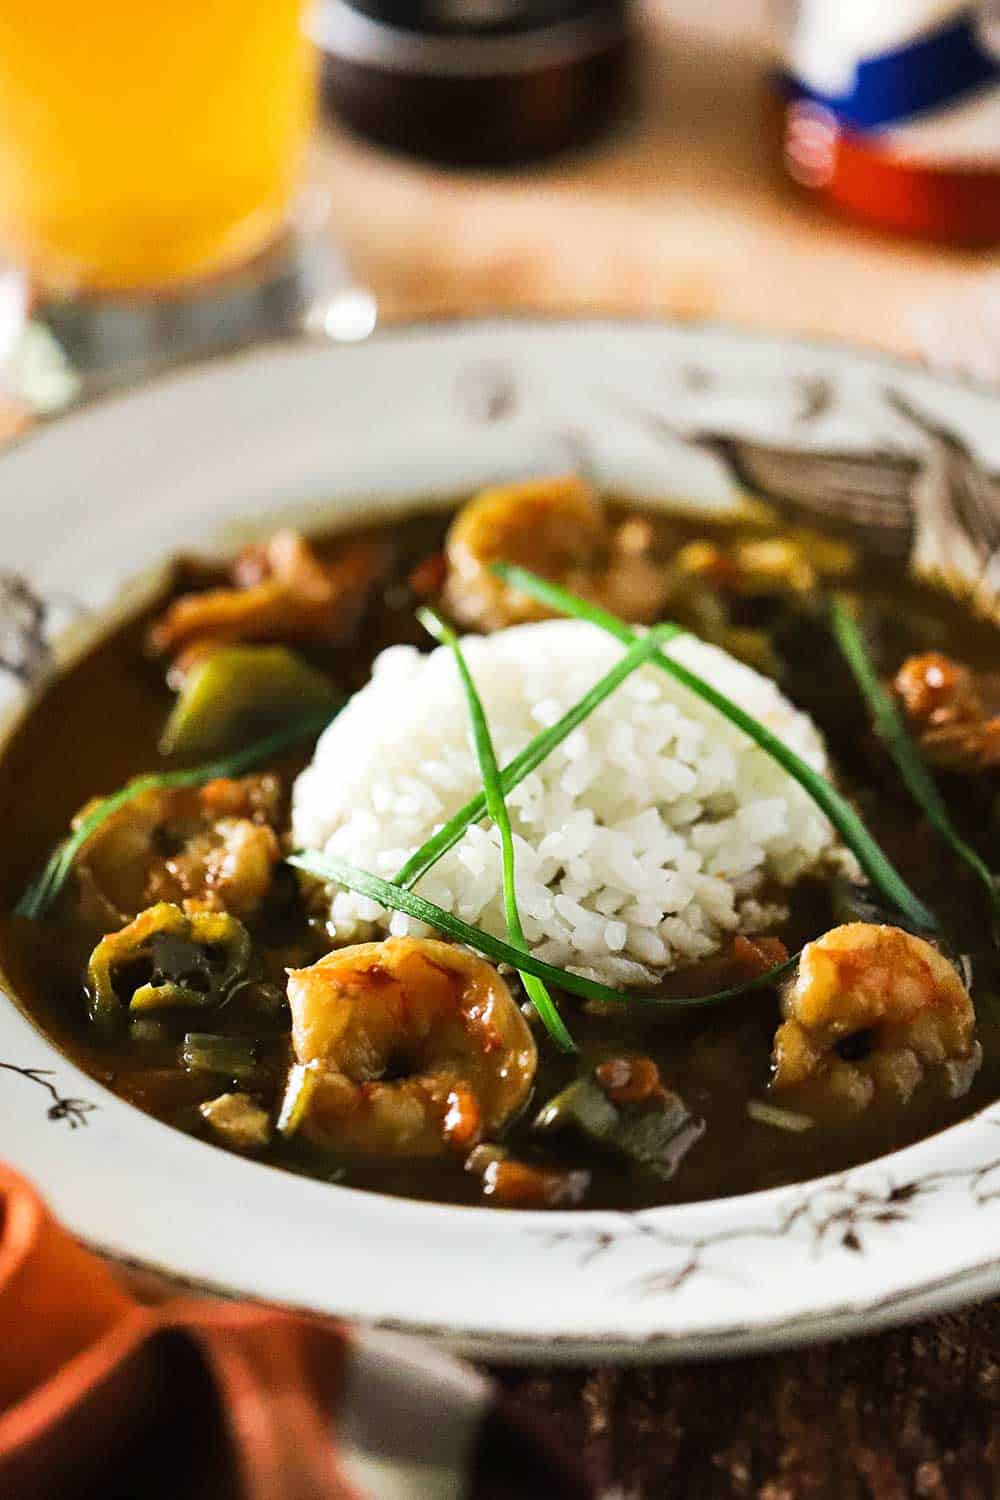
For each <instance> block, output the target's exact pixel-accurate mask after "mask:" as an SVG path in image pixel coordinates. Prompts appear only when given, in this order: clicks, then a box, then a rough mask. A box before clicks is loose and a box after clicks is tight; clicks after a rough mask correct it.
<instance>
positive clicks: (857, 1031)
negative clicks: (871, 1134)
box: [772, 922, 982, 1110]
mask: <svg viewBox="0 0 1000 1500" xmlns="http://www.w3.org/2000/svg"><path fill="white" fill-rule="evenodd" d="M783 1009H784V1015H785V1020H784V1022H783V1024H782V1025H781V1026H779V1027H778V1030H777V1033H776V1035H775V1038H774V1058H773V1060H774V1068H775V1072H774V1078H773V1081H772V1087H774V1088H775V1089H781V1090H785V1089H794V1088H799V1087H802V1088H804V1089H808V1090H810V1091H814V1090H819V1092H820V1095H821V1096H825V1097H826V1098H827V1099H828V1101H829V1102H830V1103H831V1104H833V1105H834V1106H837V1105H839V1106H843V1107H846V1108H848V1109H853V1110H862V1109H865V1108H867V1107H868V1105H869V1104H871V1103H872V1101H873V1100H874V1099H875V1098H876V1097H877V1096H880V1097H883V1098H890V1099H891V1098H896V1099H898V1100H900V1101H901V1102H904V1103H905V1102H906V1101H907V1100H908V1099H909V1098H910V1096H911V1095H912V1094H913V1092H914V1090H915V1089H916V1087H917V1085H918V1084H919V1083H920V1082H921V1080H922V1079H923V1078H924V1076H925V1074H926V1072H927V1071H928V1070H929V1069H932V1068H940V1069H941V1070H942V1073H943V1076H944V1079H945V1083H946V1085H947V1087H948V1089H949V1091H950V1092H951V1093H952V1094H954V1095H958V1094H961V1093H964V1092H965V1091H966V1090H967V1089H968V1087H969V1085H970V1084H971V1082H972V1078H973V1076H974V1074H975V1072H976V1069H977V1068H978V1066H979V1062H980V1060H981V1055H982V1054H981V1049H980V1047H979V1044H978V1042H976V1041H975V1040H974V1036H973V1033H974V1030H975V1024H976V1016H975V1011H974V1010H973V1006H972V1001H971V999H970V997H969V993H968V991H967V990H966V988H965V985H964V984H963V983H962V981H961V979H960V978H959V976H958V974H957V973H956V971H955V969H954V968H953V967H952V966H951V964H950V963H949V962H948V960H947V959H946V958H944V957H942V955H941V954H940V953H939V952H938V951H937V949H936V948H933V947H931V945H930V943H927V942H925V941H924V939H923V938H919V937H914V936H913V935H912V934H911V933H908V932H903V931H902V929H900V928H898V927H880V926H875V925H874V924H868V923H865V922H849V923H847V924H846V925H845V926H843V927H834V928H833V929H832V930H831V931H830V932H827V933H825V934H824V935H823V937H821V938H817V939H816V941H815V942H812V943H808V944H807V945H806V947H805V948H803V950H802V957H801V959H800V960H799V967H798V973H797V975H796V977H795V979H794V980H793V981H792V982H791V984H789V985H788V987H787V988H786V990H785V994H784V1001H783Z"/></svg>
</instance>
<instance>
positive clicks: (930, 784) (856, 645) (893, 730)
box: [830, 598, 1000, 935]
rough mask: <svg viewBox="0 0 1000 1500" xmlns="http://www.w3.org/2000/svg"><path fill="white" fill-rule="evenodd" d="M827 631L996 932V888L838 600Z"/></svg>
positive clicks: (999, 919)
mask: <svg viewBox="0 0 1000 1500" xmlns="http://www.w3.org/2000/svg"><path fill="white" fill-rule="evenodd" d="M830 621H831V624H832V626H833V634H834V637H835V639H836V641H837V645H838V646H839V647H840V649H841V651H842V652H843V655H844V660H845V661H846V662H847V665H848V666H849V667H850V669H851V673H852V674H853V677H854V680H855V682H856V683H857V685H858V688H859V689H860V691H861V695H862V697H863V698H864V700H865V702H866V704H867V705H868V709H869V711H870V713H871V716H872V719H873V720H874V723H875V728H876V729H877V731H878V734H879V737H880V738H881V740H882V742H883V744H884V745H885V747H886V749H887V750H888V752H889V754H890V755H891V756H892V758H893V760H894V761H895V763H896V769H897V770H898V771H899V774H900V776H901V777H902V778H903V784H904V786H905V787H906V789H907V791H908V792H909V793H910V796H911V797H912V798H913V800H914V802H916V804H917V806H918V807H919V808H920V809H921V811H922V812H923V815H924V817H925V818H926V819H927V821H928V823H929V824H930V825H931V827H932V828H933V829H934V831H935V833H937V834H938V835H939V837H940V838H942V839H944V841H945V843H946V844H948V845H949V847H950V848H951V850H952V851H953V853H955V854H957V855H958V857H959V859H960V860H962V861H963V862H964V863H965V864H966V865H968V867H969V869H970V870H972V871H973V872H974V873H975V875H976V876H977V877H978V878H979V880H981V881H982V883H983V885H984V887H985V888H986V891H987V894H988V896H989V899H990V908H991V911H992V915H993V931H994V934H997V935H1000V889H998V887H997V879H996V876H995V875H994V874H993V872H992V871H991V870H990V868H989V866H988V865H987V864H986V861H985V860H984V859H982V858H981V857H980V855H979V854H977V853H976V851H975V849H973V848H972V846H971V845H970V844H968V843H966V841H965V839H963V838H962V835H961V834H960V833H959V831H958V829H957V828H956V827H955V825H954V823H953V822H952V821H951V815H950V814H949V812H948V808H947V807H946V805H945V801H944V798H943V797H942V795H941V792H940V790H939V788H938V784H937V782H936V781H935V780H934V777H933V776H932V775H931V773H930V771H929V770H928V769H927V765H926V764H925V762H924V759H923V757H922V756H921V754H920V751H919V750H918V748H917V746H916V745H915V743H914V741H913V739H912V737H911V735H910V732H909V730H908V729H907V727H906V723H905V721H904V719H903V716H902V714H901V713H900V711H899V709H898V708H897V706H896V704H895V702H894V701H893V698H892V696H891V694H890V693H888V692H887V691H886V689H885V687H884V685H883V683H882V681H881V679H880V678H879V675H878V673H877V672H876V670H875V667H874V664H873V662H872V659H871V656H870V655H869V652H868V647H867V645H866V644H865V638H864V635H863V633H862V630H861V626H860V625H859V624H858V622H857V620H856V619H855V618H854V616H853V614H852V613H851V611H850V609H849V608H848V607H847V605H846V604H845V602H844V601H843V600H842V599H839V598H834V599H833V600H832V601H831V604H830Z"/></svg>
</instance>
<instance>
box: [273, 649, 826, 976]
mask: <svg viewBox="0 0 1000 1500" xmlns="http://www.w3.org/2000/svg"><path fill="white" fill-rule="evenodd" d="M464 648H465V651H466V654H467V659H468V662H469V667H470V670H471V672H472V675H473V677H474V679H475V681H476V685H477V687H478V689H479V692H480V695H481V696H482V699H483V702H484V705H485V709H486V714H487V718H488V720H489V724H490V729H491V732H492V735H493V740H494V744H495V746H496V751H497V757H498V760H499V762H500V764H501V765H505V764H506V763H507V762H508V761H509V760H510V759H511V758H512V757H513V756H514V755H516V754H517V752H518V751H519V750H520V749H522V748H523V746H524V745H525V744H526V743H527V742H528V741H529V740H530V739H532V738H533V737H534V736H535V735H536V734H537V733H538V731H539V730H540V729H542V728H544V727H547V726H548V725H550V724H554V723H555V721H556V720H557V719H558V718H559V717H560V716H561V715H562V714H563V713H564V712H565V711H566V709H568V708H569V707H571V706H572V705H573V704H574V703H576V702H577V701H578V700H579V699H580V698H581V697H582V696H583V694H584V693H585V692H586V691H587V690H588V688H590V687H591V686H592V685H593V684H594V683H595V682H596V681H597V680H598V678H600V677H602V676H603V675H604V674H605V673H606V672H607V671H608V670H609V668H610V667H611V666H612V665H613V664H614V663H615V662H616V661H617V660H618V659H619V658H620V656H621V654H622V651H623V648H622V646H621V645H620V644H619V643H618V642H616V641H615V640H613V639H612V638H611V637H610V636H608V635H606V634H605V633H604V632H603V631H601V630H598V629H597V628H596V627H594V626H592V625H588V624H586V623H583V622H580V621H575V620H553V621H548V622H546V623H543V624H537V625H522V626H518V627H516V628H513V629H509V630H503V631H499V632H498V633H496V634H495V635H491V636H487V637H470V638H468V639H466V640H465V642H464ZM668 649H669V651H670V654H671V655H672V656H674V657H676V658H677V660H678V661H681V662H683V663H684V664H685V665H686V666H688V667H690V668H691V669H692V670H693V671H695V672H697V673H698V674H699V676H702V677H704V678H706V679H707V680H708V681H709V682H711V683H712V684H713V685H714V686H715V687H717V688H718V689H720V690H721V691H722V692H724V693H725V694H726V695H727V696H728V697H730V698H732V699H734V700H735V701H736V702H737V703H739V704H740V705H742V707H743V708H745V709H746V710H748V711H749V712H750V713H751V714H753V715H754V716H755V717H756V718H757V719H759V720H761V721H762V722H763V723H765V724H766V725H767V726H768V727H769V728H770V729H771V730H773V731H774V732H775V733H776V734H778V735H780V736H781V738H782V739H783V740H785V741H786V743H787V744H789V745H791V746H792V747H793V748H794V749H795V750H797V751H798V753H799V754H800V755H801V756H802V757H803V758H804V759H805V760H806V761H808V762H809V764H810V765H811V766H813V767H815V769H816V770H818V771H824V770H825V769H826V765H827V761H826V754H825V750H824V747H823V743H822V740H821V738H820V735H819V733H818V732H817V730H816V728H815V726H814V724H813V723H812V721H811V720H810V719H809V718H808V717H807V716H806V715H805V714H803V713H800V712H799V711H798V710H796V709H795V708H794V707H793V706H792V704H791V703H789V701H788V700H787V699H786V698H785V697H784V696H783V695H782V694H781V693H780V692H779V691H778V689H777V687H776V686H775V684H774V683H773V682H771V681H770V680H769V679H768V678H766V677H763V676H761V675H760V673H758V672H755V671H753V670H752V668H750V667H747V666H744V665H743V664H742V663H741V662H738V661H735V660H734V659H733V658H732V657H731V656H729V655H728V654H727V653H726V652H725V651H721V650H719V649H718V648H717V647H715V646H709V645H706V644H705V643H704V642H702V641H698V640H695V639H693V638H692V637H690V636H683V637H679V638H678V639H677V640H676V641H674V642H672V643H671V644H670V646H669V648H668ZM481 789H482V782H481V779H480V775H479V769H478V764H477V761H476V755H475V750H474V748H473V744H472V740H471V735H470V728H469V713H468V706H467V702H466V699H465V696H464V693H463V691H462V688H461V684H460V682H459V678H458V674H457V671H456V666H455V661H454V658H453V657H452V655H451V653H450V652H449V651H448V650H447V648H445V647H440V648H438V649H437V650H435V651H433V652H432V653H430V654H429V655H424V654H422V653H420V652H418V651H417V650H416V649H414V648H413V647H410V646H394V647H392V648H391V649H390V650H388V651H384V652H383V653H382V655H381V656H379V657H378V659H377V661H376V662H375V666H374V670H373V674H372V678H371V681H370V683H369V684H368V685H367V686H366V687H365V688H364V689H363V690H362V691H361V692H360V693H358V694H357V695H356V697H355V698H353V699H352V700H351V702H350V703H349V704H348V706H347V707H346V708H345V709H344V711H343V712H342V713H341V714H340V716H339V718H337V719H336V720H335V721H334V723H333V724H331V726H330V727H329V729H327V731H326V732H325V734H324V735H323V737H322V739H321V740H320V742H319V744H318V745H317V747H316V754H315V757H314V759H313V762H312V765H311V766H309V767H308V769H307V770H305V771H303V773H302V775H301V776H300V777H299V779H298V781H297V782H296V785H295V792H294V799H293V830H294V837H295V840H296V842H297V843H298V844H299V845H300V846H306V847H309V848H313V849H326V850H327V851H329V852H330V853H335V854H338V855H340V856H341V857H342V858H344V859H347V860H349V861H350V862H351V863H353V864H355V865H359V866H361V867H362V868H364V869H366V870H371V871H373V872H375V873H376V874H379V875H383V876H387V877H392V876H393V875H395V873H396V871H397V870H398V869H399V868H400V866H401V865H402V864H403V863H404V862H405V860H406V859H407V857H408V855H410V854H411V853H412V852H413V851H414V850H415V849H417V848H418V847H419V846H420V845H421V844H422V843H423V842H424V841H425V840H426V839H427V838H428V837H429V836H430V835H431V834H432V833H433V832H434V831H435V830H436V829H437V828H438V827H440V825H441V824H442V823H444V822H445V821H447V819H448V818H449V817H450V816H451V815H452V814H453V813H455V812H456V811H457V810H458V809H459V808H460V807H461V806H462V805H463V804H464V803H465V802H467V801H468V800H469V798H470V797H472V796H474V795H475V793H476V792H478V791H481ZM507 800H508V806H509V809H510V815H511V822H512V824H513V828H514V835H515V849H516V861H517V896H518V904H519V908H520V912H521V917H522V921H523V924H524V929H525V935H526V937H527V939H528V941H529V943H530V944H531V946H532V948H533V950H534V951H535V953H536V954H537V955H538V956H539V957H540V958H543V959H547V960H548V961H549V962H550V963H555V964H558V965H560V966H561V967H564V968H572V969H575V970H576V971H577V972H579V973H583V974H586V975H588V976H590V977H593V978H597V979H600V980H602V981H604V982H605V983H606V984H611V985H618V986H626V985H631V984H642V983H648V982H651V981H653V980H655V979H656V978H657V977H658V976H659V975H660V974H662V973H663V972H664V971H665V970H668V969H672V968H675V967H677V966H679V965H681V964H683V963H686V962H689V961H691V960H692V959H696V958H700V957H704V956H707V955H709V954H711V953H713V952H715V951H716V950H717V949H718V948H719V947H720V946H721V945H722V944H723V942H724V941H725V940H726V939H727V937H728V936H729V935H730V934H732V933H735V932H752V931H761V930H763V929H765V928H768V927H771V926H773V924H774V922H775V921H776V920H778V919H780V917H781V916H782V915H783V912H782V909H781V908H780V906H776V905H775V904H774V903H773V901H772V902H771V903H770V904H767V905H765V904H764V903H763V900H762V897H763V894H764V889H765V887H767V888H768V889H769V891H770V892H771V893H772V895H773V892H774V888H775V884H777V885H779V886H787V885H790V884H791V883H793V882H794V881H795V880H796V879H798V877H799V876H801V875H802V874H803V873H805V872H806V871H807V870H810V869H811V868H813V867H815V866H816V865H817V864H819V863H820V862H821V861H822V860H823V859H824V856H826V855H827V854H828V853H829V851H830V850H831V848H832V846H833V831H832V829H831V827H830V825H829V823H828V822H827V820H826V819H825V818H824V817H823V815H822V814H821V813H820V812H819V811H818V809H817V808H816V806H815V804H814V803H813V802H812V801H811V800H810V799H809V797H808V796H807V795H806V793H805V792H804V791H803V790H802V788H801V787H800V786H799V785H798V784H797V783H796V782H795V781H793V780H792V778H791V777H789V776H788V775H787V774H786V773H785V772H784V771H782V770H781V769H780V767H778V766H777V765H776V764H775V762H774V761H773V760H772V759H771V758H770V757H769V756H767V755H766V754H765V753H764V752H763V751H762V750H760V749H759V748H758V747H757V746H756V745H754V744H753V743H752V742H751V741H750V740H749V739H748V738H747V737H746V736H745V735H744V734H742V733H741V732H740V731H739V730H738V729H736V728H735V727H734V726H732V725H731V724H730V723H729V722H728V720H726V719H724V718H723V717H722V716H721V715H720V714H718V713H717V712H716V711H715V710H713V709H712V708H710V707H709V706H708V705H707V704H705V703H703V702H702V701H701V699H699V698H696V697H695V696H694V695H693V694H692V693H690V692H688V691H687V690H686V689H685V688H683V687H682V686H681V685H680V684H679V683H677V682H675V681H674V679H673V678H671V677H669V676H668V675H667V674H666V673H665V672H663V671H662V670H660V669H659V668H657V667H655V666H646V667H643V668H642V669H640V670H639V671H637V672H634V673H633V674H632V676H631V677H629V678H628V679H627V680H626V681H625V683H624V684H623V685H622V686H621V687H619V688H618V689H617V691H616V692H615V693H613V694H612V695H611V697H610V698H607V699H606V700H605V701H604V703H602V704H601V706H600V707H599V708H598V709H597V710H596V712H595V713H593V714H592V715H591V716H590V718H588V719H587V720H585V721H584V723H583V724H582V725H581V726H580V727H579V728H577V729H576V730H574V732H573V733H572V734H571V735H570V736H569V737H568V738H567V739H566V740H564V741H563V742H562V744H561V745H560V746H558V748H557V749H556V750H555V751H553V753H552V754H551V755H550V756H549V757H548V759H546V760H545V761H543V763H542V764H541V765H540V766H539V767H538V768H537V769H536V770H535V771H533V772H532V773H531V775H530V776H528V777H526V778H525V780H524V781H523V782H521V784H520V785H519V786H518V787H517V788H516V789H515V790H514V791H513V792H511V793H510V794H509V796H508V799H507ZM417 890H418V891H420V892H421V893H422V894H423V895H425V896H427V897H428V898H429V899H430V900H432V901H434V902H436V903H437V904H438V905H439V906H442V907H444V908H445V909H446V910H447V911H451V912H454V913H455V914H456V915H458V916H460V917H462V918H464V919H465V920H466V921H468V922H472V923H475V924H476V925H477V926H480V927H483V928H485V929H487V930H488V931H489V932H492V933H495V934H496V935H497V936H506V927H505V923H504V916H503V905H502V899H501V879H500V850H499V839H498V836H497V832H496V829H495V828H493V827H492V826H491V825H489V824H487V825H479V826H477V827H473V828H470V829H468V830H467V831H466V833H465V835H464V837H463V838H462V840H461V842H460V843H459V844H457V845H456V847H455V848H454V849H452V850H451V851H450V852H449V853H448V854H446V855H445V856H444V858H443V859H442V860H441V861H440V862H439V863H438V864H437V865H436V866H435V867H434V868H433V869H432V870H431V871H429V872H428V874H427V875H426V876H425V877H424V878H423V880H421V882H420V883H419V885H418V886H417ZM427 930H428V929H425V928H424V927H423V926H422V924H421V923H419V922H415V921H414V920H412V919H411V918H408V917H406V916H403V915H401V914H400V913H390V912H386V911H385V910H384V909H383V908H382V907H380V906H378V905H377V904H376V903H375V902H373V901H371V900H368V899H367V898H366V897H363V896H356V895H353V894H351V893H350V892H347V891H343V890H339V889H337V888H331V890H330V933H331V936H332V937H334V938H335V939H336V940H337V941H338V942H352V941H360V940H361V939H364V938H370V937H372V936H376V935H378V934H380V933H382V932H385V931H389V932H391V933H394V934H402V933H422V932H426V931H427Z"/></svg>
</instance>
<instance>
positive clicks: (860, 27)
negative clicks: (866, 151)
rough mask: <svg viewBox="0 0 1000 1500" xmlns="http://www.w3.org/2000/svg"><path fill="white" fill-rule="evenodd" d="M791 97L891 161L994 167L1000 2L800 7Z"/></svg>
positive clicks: (827, 1)
mask: <svg viewBox="0 0 1000 1500" xmlns="http://www.w3.org/2000/svg"><path fill="white" fill-rule="evenodd" d="M788 71H789V74H790V78H789V82H790V86H791V88H792V90H793V92H794V93H795V94H797V95H798V96H799V97H800V98H802V99H806V100H808V101H810V102H811V103H813V104H815V105H817V106H819V107H822V108H823V109H825V110H828V111H829V112H830V114H831V115H833V116H834V117H835V119H836V120H837V121H838V122H839V123H840V124H841V125H842V126H843V127H844V128H845V129H847V130H851V131H853V132H855V133H856V134H875V135H877V136H878V137H879V141H880V144H884V145H885V146H886V147H887V148H888V149H889V150H891V153H892V154H893V155H894V156H900V157H903V158H908V159H910V160H912V161H914V162H921V163H924V164H929V163H935V162H937V163H940V164H941V165H943V166H959V165H964V166H993V165H996V164H997V163H998V162H1000V0H979V3H972V4H970V3H969V0H964V3H962V0H893V3H891V4H889V3H885V0H802V3H801V4H800V5H799V7H798V12H797V17H796V20H795V23H794V27H793V32H792V37H791V41H790V45H789V48H788Z"/></svg>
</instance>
